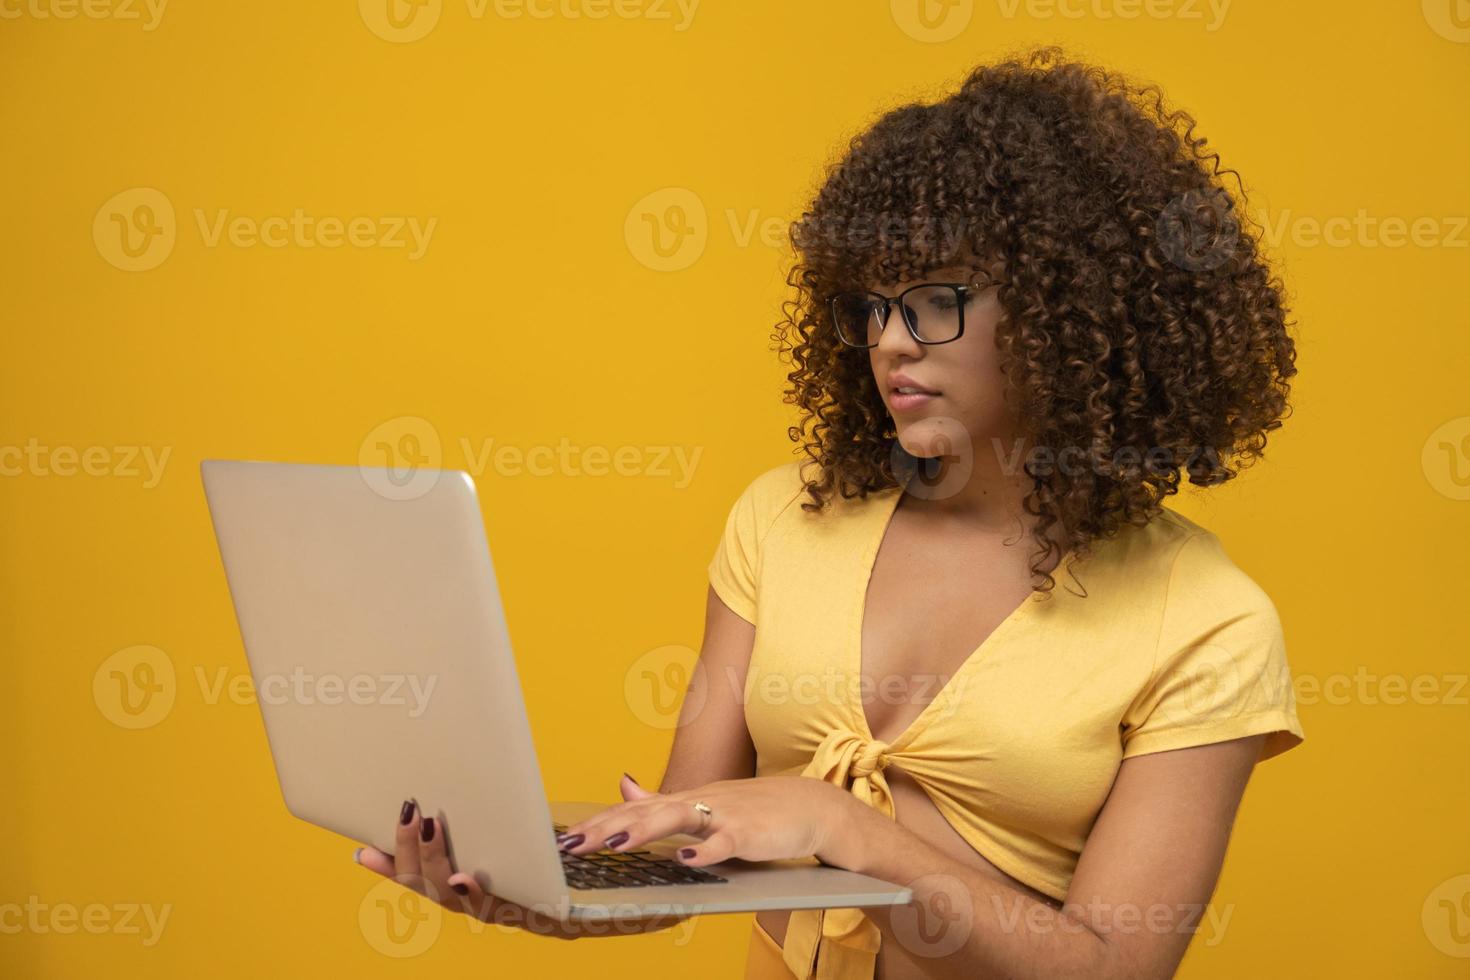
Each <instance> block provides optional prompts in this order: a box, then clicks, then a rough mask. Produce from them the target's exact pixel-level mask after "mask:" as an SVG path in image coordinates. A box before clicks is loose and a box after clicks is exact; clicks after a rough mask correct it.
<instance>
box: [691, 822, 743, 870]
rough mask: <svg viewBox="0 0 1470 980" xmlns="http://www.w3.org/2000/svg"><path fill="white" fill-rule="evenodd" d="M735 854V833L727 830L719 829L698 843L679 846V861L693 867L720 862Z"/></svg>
mask: <svg viewBox="0 0 1470 980" xmlns="http://www.w3.org/2000/svg"><path fill="white" fill-rule="evenodd" d="M734 854H735V835H733V834H731V833H730V832H729V831H727V830H717V831H715V832H714V833H713V834H710V835H709V836H708V837H706V838H705V839H704V840H702V841H700V842H699V843H698V844H690V845H689V846H688V847H681V848H679V855H678V856H679V863H681V864H687V865H689V866H690V867H691V868H698V867H703V866H704V865H706V864H718V863H719V862H721V861H725V860H728V859H729V858H731V857H733V856H734Z"/></svg>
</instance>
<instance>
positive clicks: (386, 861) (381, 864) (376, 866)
mask: <svg viewBox="0 0 1470 980" xmlns="http://www.w3.org/2000/svg"><path fill="white" fill-rule="evenodd" d="M353 857H354V859H355V860H356V861H357V863H358V864H360V865H362V866H363V867H364V868H367V869H368V870H369V871H376V872H377V873H378V874H380V875H383V876H384V877H386V878H391V877H393V875H394V869H393V855H391V854H384V853H383V852H382V851H380V850H378V849H377V848H376V847H359V848H358V849H357V851H356V852H355V853H354V854H353Z"/></svg>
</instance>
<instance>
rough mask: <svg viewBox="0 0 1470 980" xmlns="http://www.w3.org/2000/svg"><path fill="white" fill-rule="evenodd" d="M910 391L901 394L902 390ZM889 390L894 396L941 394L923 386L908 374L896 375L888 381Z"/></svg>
mask: <svg viewBox="0 0 1470 980" xmlns="http://www.w3.org/2000/svg"><path fill="white" fill-rule="evenodd" d="M905 388H906V389H909V390H907V391H902V392H900V389H905ZM888 390H889V391H890V392H892V393H894V394H900V393H901V394H914V395H937V394H939V392H937V391H935V390H934V389H933V388H930V387H928V386H927V385H922V384H920V383H919V382H917V381H915V380H914V379H913V378H911V377H909V376H908V375H906V374H895V375H893V376H892V377H890V378H889V379H888Z"/></svg>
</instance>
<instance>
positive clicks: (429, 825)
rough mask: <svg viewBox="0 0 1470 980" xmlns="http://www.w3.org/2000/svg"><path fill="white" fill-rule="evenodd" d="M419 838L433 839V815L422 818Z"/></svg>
mask: <svg viewBox="0 0 1470 980" xmlns="http://www.w3.org/2000/svg"><path fill="white" fill-rule="evenodd" d="M419 839H420V840H424V841H431V840H433V839H434V818H433V817H425V818H424V825H423V826H422V827H420V828H419ZM545 839H546V838H544V837H543V838H542V840H545Z"/></svg>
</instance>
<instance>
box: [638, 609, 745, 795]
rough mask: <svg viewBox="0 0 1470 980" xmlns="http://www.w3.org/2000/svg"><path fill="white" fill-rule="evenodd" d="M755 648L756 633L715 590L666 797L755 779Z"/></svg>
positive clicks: (664, 787) (676, 738)
mask: <svg viewBox="0 0 1470 980" xmlns="http://www.w3.org/2000/svg"><path fill="white" fill-rule="evenodd" d="M754 646H755V627H754V626H752V625H751V624H750V623H747V622H746V621H745V620H743V619H741V618H740V617H739V616H737V615H735V613H734V612H732V611H731V610H730V607H728V606H726V605H725V603H724V602H723V601H721V599H720V597H719V596H718V595H716V594H715V590H714V588H713V587H711V588H709V590H708V596H707V598H706V600H705V613H704V643H703V645H702V646H701V648H700V651H699V663H698V665H697V666H696V667H695V670H694V676H693V677H692V678H691V680H690V682H689V690H688V691H686V692H685V695H684V704H683V706H682V707H681V708H680V710H679V727H678V729H677V731H676V732H675V734H674V745H673V748H671V749H670V750H669V764H668V767H667V768H666V769H665V771H664V778H663V782H662V783H661V784H660V785H659V790H660V792H664V793H678V792H681V791H683V790H686V789H693V788H695V787H697V786H704V785H706V784H707V783H713V782H717V781H719V780H722V779H748V778H750V777H751V776H754V775H755V746H754V745H752V744H751V741H750V731H749V730H748V729H747V728H746V727H745V703H744V698H743V691H744V690H745V672H746V670H747V668H749V666H750V652H751V649H752V648H753V647H754Z"/></svg>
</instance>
